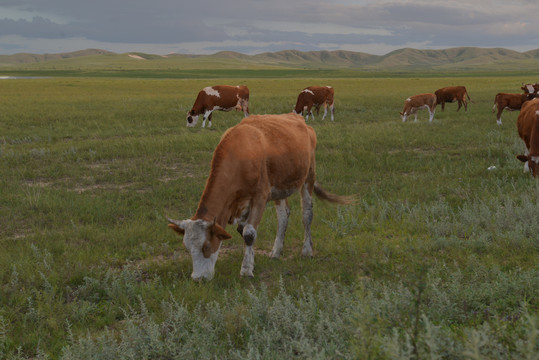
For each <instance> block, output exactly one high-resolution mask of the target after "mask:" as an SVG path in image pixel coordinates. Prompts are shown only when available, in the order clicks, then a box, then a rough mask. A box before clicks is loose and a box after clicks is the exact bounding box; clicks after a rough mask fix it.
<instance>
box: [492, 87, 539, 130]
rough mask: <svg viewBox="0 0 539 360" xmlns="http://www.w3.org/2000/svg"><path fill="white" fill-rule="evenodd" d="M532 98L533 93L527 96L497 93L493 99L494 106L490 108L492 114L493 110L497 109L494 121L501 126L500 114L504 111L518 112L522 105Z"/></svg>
mask: <svg viewBox="0 0 539 360" xmlns="http://www.w3.org/2000/svg"><path fill="white" fill-rule="evenodd" d="M533 98H534V95H533V93H527V94H506V93H498V94H496V96H495V97H494V106H493V107H492V112H494V110H495V109H498V114H496V121H497V122H498V125H501V124H502V112H503V111H504V110H509V111H514V110H520V108H521V107H522V104H524V103H525V102H526V101H528V100H531V99H533Z"/></svg>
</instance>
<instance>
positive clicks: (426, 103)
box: [400, 94, 436, 122]
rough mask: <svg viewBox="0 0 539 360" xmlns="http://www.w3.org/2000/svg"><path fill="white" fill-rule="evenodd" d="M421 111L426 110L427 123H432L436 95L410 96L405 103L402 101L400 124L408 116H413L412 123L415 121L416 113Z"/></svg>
mask: <svg viewBox="0 0 539 360" xmlns="http://www.w3.org/2000/svg"><path fill="white" fill-rule="evenodd" d="M422 109H427V110H428V111H429V121H432V119H434V113H435V112H436V95H434V94H420V95H414V96H410V97H409V98H408V99H406V101H404V109H403V110H402V112H401V113H400V114H401V117H402V122H405V121H406V118H407V117H408V116H409V115H414V116H415V119H414V121H417V111H418V110H422Z"/></svg>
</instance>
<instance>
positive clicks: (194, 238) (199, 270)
mask: <svg viewBox="0 0 539 360" xmlns="http://www.w3.org/2000/svg"><path fill="white" fill-rule="evenodd" d="M182 224H183V225H184V231H185V233H184V235H183V244H184V245H185V247H186V248H187V250H188V251H189V253H190V254H191V258H192V259H193V272H192V273H191V277H192V278H193V280H200V279H206V280H211V279H212V278H213V275H214V273H215V263H216V262H217V257H218V255H219V250H217V251H216V252H214V253H213V254H211V256H210V257H209V258H206V257H204V254H203V253H202V246H203V245H204V243H205V242H206V240H207V239H206V233H207V229H208V227H209V226H210V223H209V222H208V221H204V220H194V221H193V220H184V221H183V222H182Z"/></svg>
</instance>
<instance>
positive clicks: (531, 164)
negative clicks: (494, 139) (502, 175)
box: [517, 99, 539, 177]
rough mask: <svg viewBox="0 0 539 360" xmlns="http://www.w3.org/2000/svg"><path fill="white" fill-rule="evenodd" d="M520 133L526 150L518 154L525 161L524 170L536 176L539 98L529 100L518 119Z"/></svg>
mask: <svg viewBox="0 0 539 360" xmlns="http://www.w3.org/2000/svg"><path fill="white" fill-rule="evenodd" d="M517 128H518V135H519V136H520V138H521V139H522V141H524V144H525V145H526V152H525V154H523V155H517V159H519V160H520V161H522V162H523V163H524V171H528V170H529V171H531V173H532V175H533V176H534V177H536V176H539V99H533V100H530V101H527V102H526V103H524V105H522V110H521V111H520V114H519V115H518V120H517Z"/></svg>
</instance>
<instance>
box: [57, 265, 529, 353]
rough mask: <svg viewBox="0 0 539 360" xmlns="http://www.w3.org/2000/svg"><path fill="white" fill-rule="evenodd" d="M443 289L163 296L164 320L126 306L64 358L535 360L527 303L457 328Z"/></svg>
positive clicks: (334, 288)
mask: <svg viewBox="0 0 539 360" xmlns="http://www.w3.org/2000/svg"><path fill="white" fill-rule="evenodd" d="M535 275H537V274H535ZM471 282H474V280H473V279H472V280H471ZM435 288H437V283H436V281H433V280H428V279H427V280H426V283H425V284H424V288H423V289H419V288H417V287H408V286H406V285H405V284H403V283H401V284H389V283H388V284H382V286H380V284H375V283H373V282H370V281H366V282H364V283H360V284H358V285H357V286H353V287H343V286H340V285H337V284H335V283H328V284H324V286H322V287H320V288H319V290H314V289H313V288H308V289H302V290H301V292H299V293H298V294H297V295H292V294H290V293H289V292H288V291H287V290H286V289H285V286H284V283H283V281H282V280H281V284H280V286H279V290H278V292H277V293H276V294H275V295H274V296H271V295H270V294H269V293H268V290H267V289H266V288H265V287H261V288H260V289H251V290H248V291H246V292H242V291H235V293H234V294H227V295H226V296H225V298H224V302H223V303H218V302H209V303H199V304H197V305H196V306H195V307H194V308H192V309H189V308H188V307H187V306H185V305H184V304H182V303H181V302H178V301H176V300H175V299H172V300H165V301H163V302H162V303H161V309H162V311H163V318H164V320H163V321H156V319H155V318H154V317H152V316H151V314H149V313H148V311H147V309H146V308H145V307H144V305H142V306H140V309H141V310H140V311H136V312H135V311H129V310H128V313H127V314H126V320H125V321H126V324H125V326H124V328H123V330H122V331H120V332H119V334H115V333H114V332H113V331H111V330H106V331H104V332H103V333H102V334H100V335H99V336H97V337H95V336H90V335H88V336H83V337H80V338H77V339H75V338H71V339H70V344H69V345H67V346H66V347H64V349H63V351H62V356H61V359H66V360H67V359H70V360H71V359H94V358H95V359H113V358H114V359H131V358H138V359H152V358H166V359H168V358H170V359H179V358H201V357H204V358H210V359H283V358H296V359H328V358H331V359H335V358H339V359H367V358H381V359H420V358H440V359H445V358H468V357H470V358H478V359H482V358H490V359H507V358H511V359H533V358H534V356H535V354H536V352H537V351H538V350H539V343H538V340H539V338H538V335H539V333H538V332H539V328H538V323H537V318H536V313H533V312H532V313H530V311H529V309H528V308H527V306H526V305H525V304H521V305H518V306H516V307H515V311H516V312H515V316H514V317H511V318H508V317H505V316H503V314H500V313H495V312H493V314H492V316H493V320H492V321H489V322H486V321H485V322H481V325H480V326H478V327H477V326H471V323H468V324H467V325H466V326H464V327H463V328H461V329H460V330H459V329H458V328H456V327H455V326H454V325H455V324H458V323H460V324H462V323H463V322H462V321H461V319H459V318H458V317H452V316H451V315H450V314H449V313H448V312H447V309H445V306H446V305H443V306H440V304H438V303H437V302H436V301H434V302H431V300H430V298H431V295H432V291H433V289H435ZM465 291H469V290H465ZM418 292H421V294H419V293H418ZM436 292H437V293H438V294H437V295H436V294H434V295H435V296H440V290H436ZM442 292H445V291H442ZM446 295H447V296H452V295H450V294H446ZM453 296H454V294H453ZM140 301H142V300H141V299H140ZM455 306H457V307H458V306H459V305H458V304H455ZM446 315H449V317H450V318H451V317H452V319H449V320H448V319H447V318H445V316H446Z"/></svg>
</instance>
